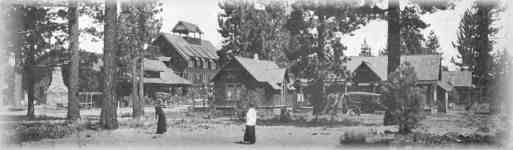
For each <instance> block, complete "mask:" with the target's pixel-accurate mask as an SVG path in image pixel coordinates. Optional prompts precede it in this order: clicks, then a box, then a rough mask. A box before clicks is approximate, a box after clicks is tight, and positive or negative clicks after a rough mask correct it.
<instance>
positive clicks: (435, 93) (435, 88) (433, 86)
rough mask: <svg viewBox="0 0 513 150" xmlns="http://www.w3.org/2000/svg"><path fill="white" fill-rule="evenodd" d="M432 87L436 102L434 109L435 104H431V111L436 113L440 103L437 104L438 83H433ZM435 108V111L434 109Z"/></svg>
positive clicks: (434, 101)
mask: <svg viewBox="0 0 513 150" xmlns="http://www.w3.org/2000/svg"><path fill="white" fill-rule="evenodd" d="M431 87H432V88H431V89H432V90H433V104H434V106H435V107H434V109H433V105H431V112H432V113H436V112H438V104H437V102H436V101H437V98H438V97H437V87H436V84H432V85H431ZM433 110H434V111H433Z"/></svg>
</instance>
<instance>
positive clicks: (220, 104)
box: [212, 57, 295, 109]
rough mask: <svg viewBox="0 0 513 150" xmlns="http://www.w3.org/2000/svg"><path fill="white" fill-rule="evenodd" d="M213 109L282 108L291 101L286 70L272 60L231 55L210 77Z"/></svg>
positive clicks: (287, 105)
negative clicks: (253, 106)
mask: <svg viewBox="0 0 513 150" xmlns="http://www.w3.org/2000/svg"><path fill="white" fill-rule="evenodd" d="M212 82H213V83H214V103H213V104H214V105H215V106H216V108H240V107H242V108H243V107H245V104H247V103H249V102H253V103H255V104H256V105H257V108H260V109H262V108H283V107H291V106H292V105H293V104H294V100H295V94H294V93H292V92H293V91H292V90H291V88H290V87H291V86H289V85H288V83H289V82H288V77H287V74H286V69H283V68H279V67H278V65H277V64H276V63H274V62H272V61H267V60H257V59H250V58H244V57H235V59H234V60H233V61H231V62H230V63H228V64H227V65H226V66H224V67H223V68H222V69H221V70H220V71H219V72H218V73H217V74H216V75H215V76H214V78H213V79H212Z"/></svg>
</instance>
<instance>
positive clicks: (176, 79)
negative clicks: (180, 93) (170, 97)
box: [144, 68, 192, 85]
mask: <svg viewBox="0 0 513 150" xmlns="http://www.w3.org/2000/svg"><path fill="white" fill-rule="evenodd" d="M144 83H149V84H167V85H192V83H191V82H190V81H189V80H186V79H184V78H182V77H180V76H178V75H177V74H175V72H174V71H173V70H172V69H170V68H168V69H166V70H165V71H163V72H160V78H147V77H144Z"/></svg>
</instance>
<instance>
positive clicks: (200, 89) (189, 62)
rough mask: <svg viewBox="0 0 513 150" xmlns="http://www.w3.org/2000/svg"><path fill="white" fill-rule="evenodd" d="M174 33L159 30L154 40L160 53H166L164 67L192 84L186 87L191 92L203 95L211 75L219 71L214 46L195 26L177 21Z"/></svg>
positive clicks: (191, 94) (203, 96) (195, 95)
mask: <svg viewBox="0 0 513 150" xmlns="http://www.w3.org/2000/svg"><path fill="white" fill-rule="evenodd" d="M172 31H173V33H161V34H160V35H159V36H158V38H157V39H156V40H155V41H154V42H153V45H155V46H157V47H158V52H157V53H158V54H157V55H159V56H165V57H169V58H170V59H169V60H167V61H165V63H166V65H167V67H169V68H171V69H173V70H174V71H175V73H176V74H177V75H179V76H180V77H183V78H184V79H186V80H188V81H190V82H191V83H192V84H193V85H192V87H191V88H190V89H189V90H188V91H187V93H188V94H189V95H190V96H193V97H199V98H206V97H207V96H208V93H209V91H210V90H211V86H210V85H209V81H210V79H211V78H212V77H213V75H214V74H215V73H216V72H217V71H218V68H219V67H218V59H219V57H218V56H217V53H216V48H215V47H214V46H213V45H212V43H210V42H209V41H207V40H203V39H201V36H202V34H203V32H202V31H201V30H200V29H199V27H198V26H196V25H194V24H192V23H188V22H185V21H179V22H178V23H177V24H176V25H175V27H174V28H173V30H172Z"/></svg>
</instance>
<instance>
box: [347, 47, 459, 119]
mask: <svg viewBox="0 0 513 150" xmlns="http://www.w3.org/2000/svg"><path fill="white" fill-rule="evenodd" d="M349 59H350V60H349V61H348V62H347V63H346V65H347V66H346V67H347V69H349V71H351V72H352V73H353V82H354V84H353V85H352V86H351V87H350V88H349V91H367V92H377V87H378V86H379V85H380V83H382V81H386V80H387V79H388V73H387V65H388V57H387V56H376V57H362V56H354V57H350V58H349ZM441 60H442V58H441V56H440V55H403V56H401V63H404V62H410V63H411V65H412V66H413V67H414V68H415V73H416V75H417V85H418V86H419V87H421V89H422V92H423V93H424V99H425V101H424V102H423V105H424V107H425V109H430V110H434V111H439V112H446V110H447V105H448V91H451V90H452V89H453V88H452V86H451V85H450V84H448V83H447V82H445V81H443V80H442V68H441V65H442V64H441Z"/></svg>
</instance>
